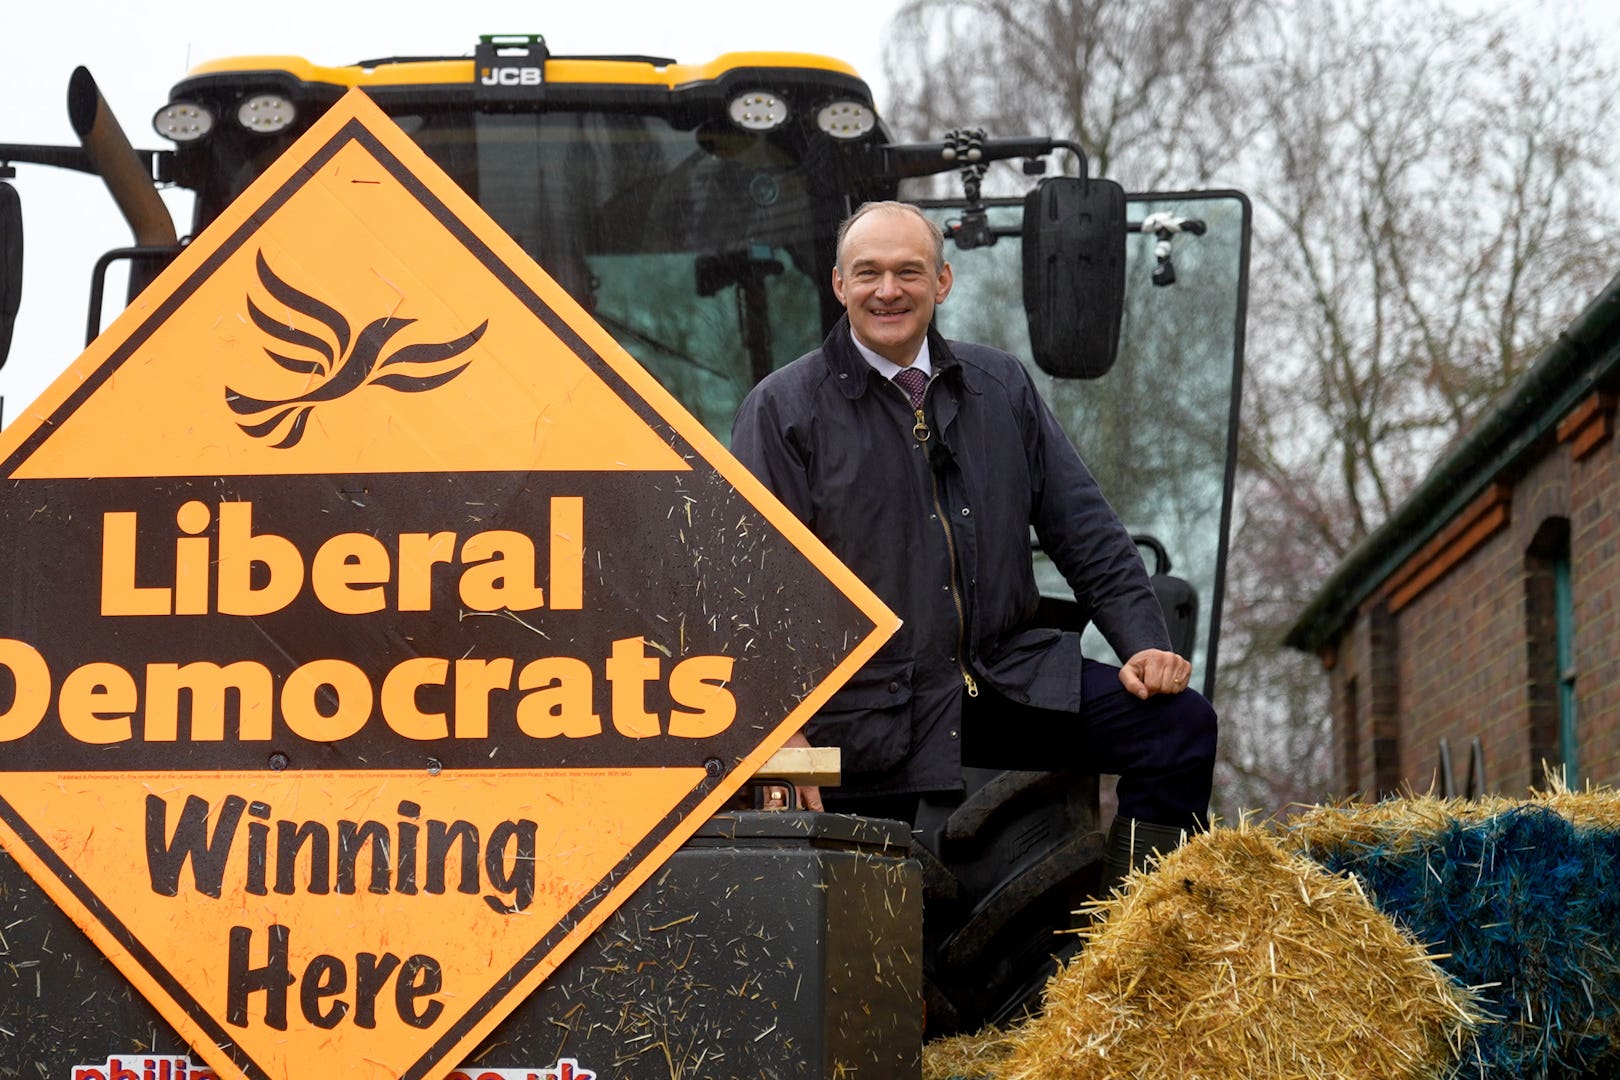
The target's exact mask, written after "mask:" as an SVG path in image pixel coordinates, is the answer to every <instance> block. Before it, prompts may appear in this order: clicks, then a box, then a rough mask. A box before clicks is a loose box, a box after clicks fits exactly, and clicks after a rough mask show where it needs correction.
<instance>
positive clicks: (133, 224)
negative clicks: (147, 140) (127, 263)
mask: <svg viewBox="0 0 1620 1080" xmlns="http://www.w3.org/2000/svg"><path fill="white" fill-rule="evenodd" d="M68 121H69V122H70V123H71V124H72V125H73V131H74V133H75V134H76V135H78V136H79V142H80V143H82V144H83V145H84V149H85V153H87V154H89V155H90V162H91V164H93V165H94V166H95V167H96V173H97V174H98V175H100V177H101V179H102V180H104V181H105V182H106V184H107V190H108V191H110V192H112V197H113V201H114V202H116V203H117V204H118V209H119V212H120V213H122V214H123V215H124V220H125V221H127V222H129V227H130V229H131V230H133V231H134V233H135V243H136V244H138V245H140V246H141V247H165V246H168V247H172V246H174V245H175V244H177V243H178V242H179V237H177V236H176V235H175V231H174V219H173V218H172V217H170V216H169V208H168V207H166V206H164V205H163V200H162V199H160V198H158V191H157V185H156V184H154V183H153V182H152V177H151V176H150V175H148V174H147V171H146V167H145V166H144V165H143V164H141V159H140V157H139V156H137V155H136V153H135V149H134V147H132V146H130V144H129V138H128V136H126V135H125V134H124V129H123V128H122V127H120V126H119V124H118V118H117V117H115V116H114V115H113V114H112V110H111V109H109V108H108V107H107V102H106V100H105V99H104V98H102V96H101V91H100V90H99V89H97V87H96V80H95V79H94V78H92V77H91V75H90V72H89V70H87V69H86V68H83V67H80V68H75V69H74V71H73V77H72V78H70V79H69V80H68Z"/></svg>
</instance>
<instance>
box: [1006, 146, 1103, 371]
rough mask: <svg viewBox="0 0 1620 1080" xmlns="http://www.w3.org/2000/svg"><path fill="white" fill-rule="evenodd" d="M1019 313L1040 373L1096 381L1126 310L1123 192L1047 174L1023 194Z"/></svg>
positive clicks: (1097, 182)
mask: <svg viewBox="0 0 1620 1080" xmlns="http://www.w3.org/2000/svg"><path fill="white" fill-rule="evenodd" d="M1024 311H1025V313H1026V314H1027V315H1028V316H1029V342H1030V351H1031V352H1032V353H1033V354H1034V357H1035V362H1036V363H1037V364H1039V365H1040V367H1041V370H1042V371H1044V372H1046V373H1047V374H1049V375H1055V376H1057V377H1058V378H1062V379H1095V378H1098V377H1100V376H1102V375H1106V374H1107V373H1108V369H1109V368H1111V367H1113V366H1114V357H1115V355H1116V354H1117V353H1118V351H1119V324H1120V319H1121V317H1122V316H1123V315H1124V313H1125V189H1124V188H1122V187H1120V186H1119V185H1118V184H1116V183H1114V181H1112V180H1103V179H1095V180H1093V179H1087V178H1085V177H1074V176H1054V177H1049V178H1047V179H1045V180H1042V181H1041V182H1040V183H1039V184H1037V185H1036V186H1035V189H1034V190H1033V191H1031V192H1030V193H1029V194H1028V195H1027V196H1025V197H1024Z"/></svg>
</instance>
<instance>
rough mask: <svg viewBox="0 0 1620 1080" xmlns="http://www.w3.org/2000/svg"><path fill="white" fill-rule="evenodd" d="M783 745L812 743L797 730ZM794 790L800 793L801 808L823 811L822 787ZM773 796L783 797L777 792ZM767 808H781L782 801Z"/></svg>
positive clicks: (806, 744) (797, 788)
mask: <svg viewBox="0 0 1620 1080" xmlns="http://www.w3.org/2000/svg"><path fill="white" fill-rule="evenodd" d="M782 745H783V746H805V747H808V746H809V745H810V740H809V739H807V738H805V737H804V732H802V731H795V732H794V733H793V734H792V735H789V736H788V741H787V742H785V743H783V744H782ZM793 790H794V791H796V792H797V793H798V795H799V809H801V810H814V811H816V812H817V813H820V812H821V809H822V806H821V789H820V788H818V787H795V788H794V789H793ZM771 798H772V799H773V800H779V799H780V798H781V796H780V795H777V794H773V795H772V796H771ZM767 809H771V810H778V809H781V803H780V802H774V803H772V804H770V805H769V806H767Z"/></svg>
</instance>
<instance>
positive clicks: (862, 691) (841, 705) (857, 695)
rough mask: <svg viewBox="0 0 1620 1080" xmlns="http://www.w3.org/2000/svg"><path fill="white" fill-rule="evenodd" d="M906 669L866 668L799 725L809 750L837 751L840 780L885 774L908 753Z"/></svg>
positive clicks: (904, 665)
mask: <svg viewBox="0 0 1620 1080" xmlns="http://www.w3.org/2000/svg"><path fill="white" fill-rule="evenodd" d="M911 667H912V665H911V661H909V660H880V661H873V662H869V663H868V664H867V665H866V666H865V667H863V668H861V670H860V671H857V672H856V673H855V675H854V677H852V678H851V679H850V680H849V682H847V683H845V684H844V685H843V686H842V687H841V688H840V689H839V690H838V692H837V693H835V694H833V696H832V697H830V698H828V699H827V704H826V705H823V706H822V708H821V711H820V712H818V713H817V714H816V715H815V716H814V717H812V718H811V719H810V722H809V723H808V724H806V725H805V735H806V737H807V738H809V740H810V742H811V743H812V744H813V745H816V746H836V747H838V748H840V749H841V750H842V751H843V771H844V773H845V775H847V776H869V775H872V774H874V773H884V772H888V771H889V770H891V769H893V768H894V767H895V766H897V765H899V764H900V763H901V762H902V761H904V760H905V759H906V757H907V755H909V754H910V753H911Z"/></svg>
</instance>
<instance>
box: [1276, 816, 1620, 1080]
mask: <svg viewBox="0 0 1620 1080" xmlns="http://www.w3.org/2000/svg"><path fill="white" fill-rule="evenodd" d="M1617 824H1620V797H1617V796H1616V794H1615V793H1614V792H1613V791H1608V790H1600V791H1588V792H1573V793H1572V792H1567V791H1558V790H1553V791H1550V792H1545V793H1539V794H1537V795H1536V796H1535V797H1534V798H1532V799H1530V800H1526V801H1520V802H1511V801H1509V800H1504V799H1499V798H1497V799H1487V800H1480V801H1476V802H1474V803H1464V802H1460V801H1458V800H1440V799H1434V798H1427V797H1425V798H1411V799H1392V800H1387V801H1385V802H1381V803H1377V804H1374V805H1371V806H1346V807H1335V808H1321V809H1317V810H1313V811H1311V812H1310V813H1308V814H1306V815H1304V816H1302V817H1301V818H1298V819H1296V820H1295V822H1294V823H1293V827H1292V829H1291V833H1292V839H1293V841H1294V842H1295V843H1297V844H1298V845H1299V846H1300V848H1301V849H1302V850H1304V851H1305V852H1306V853H1307V854H1309V855H1310V856H1311V857H1312V858H1313V859H1315V860H1316V861H1318V862H1319V863H1321V864H1322V865H1323V866H1324V867H1325V868H1327V869H1328V870H1331V871H1334V872H1346V871H1347V872H1349V873H1352V874H1354V875H1355V876H1356V877H1357V879H1359V880H1360V881H1361V882H1362V884H1363V886H1364V887H1365V889H1366V891H1367V893H1368V894H1369V896H1370V897H1371V898H1372V899H1373V901H1374V902H1375V903H1376V904H1377V905H1378V907H1379V908H1380V910H1382V911H1383V912H1384V913H1385V914H1387V915H1389V916H1390V917H1391V918H1392V919H1394V920H1395V921H1396V922H1397V923H1399V924H1401V925H1402V926H1403V927H1405V928H1406V929H1407V930H1408V931H1410V932H1411V933H1412V934H1413V935H1414V936H1416V937H1417V938H1418V939H1419V940H1422V941H1427V942H1431V943H1433V945H1434V948H1435V949H1436V951H1437V952H1439V953H1443V954H1445V955H1444V956H1443V958H1441V959H1440V960H1439V964H1440V966H1441V967H1442V968H1444V969H1445V970H1446V971H1447V972H1449V973H1450V974H1451V975H1452V976H1453V977H1454V978H1455V979H1457V980H1458V981H1459V982H1461V983H1463V984H1465V985H1468V986H1474V987H1478V988H1479V994H1480V998H1481V1005H1482V1007H1483V1008H1484V1009H1485V1011H1486V1013H1487V1014H1488V1015H1490V1016H1492V1017H1493V1018H1495V1019H1498V1020H1500V1021H1502V1022H1501V1023H1499V1024H1492V1025H1489V1026H1487V1027H1486V1028H1484V1029H1482V1030H1481V1032H1480V1035H1479V1038H1478V1039H1477V1040H1476V1041H1475V1043H1474V1044H1473V1046H1472V1047H1471V1049H1470V1052H1469V1058H1468V1060H1465V1062H1464V1068H1463V1070H1462V1072H1463V1073H1464V1074H1465V1075H1469V1076H1480V1077H1487V1078H1494V1077H1500V1078H1503V1080H1505V1078H1507V1077H1554V1076H1569V1075H1580V1074H1582V1073H1585V1074H1587V1075H1595V1076H1613V1075H1617V1074H1620V958H1617V954H1616V948H1617V946H1616V942H1620V829H1617V828H1616V826H1617Z"/></svg>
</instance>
